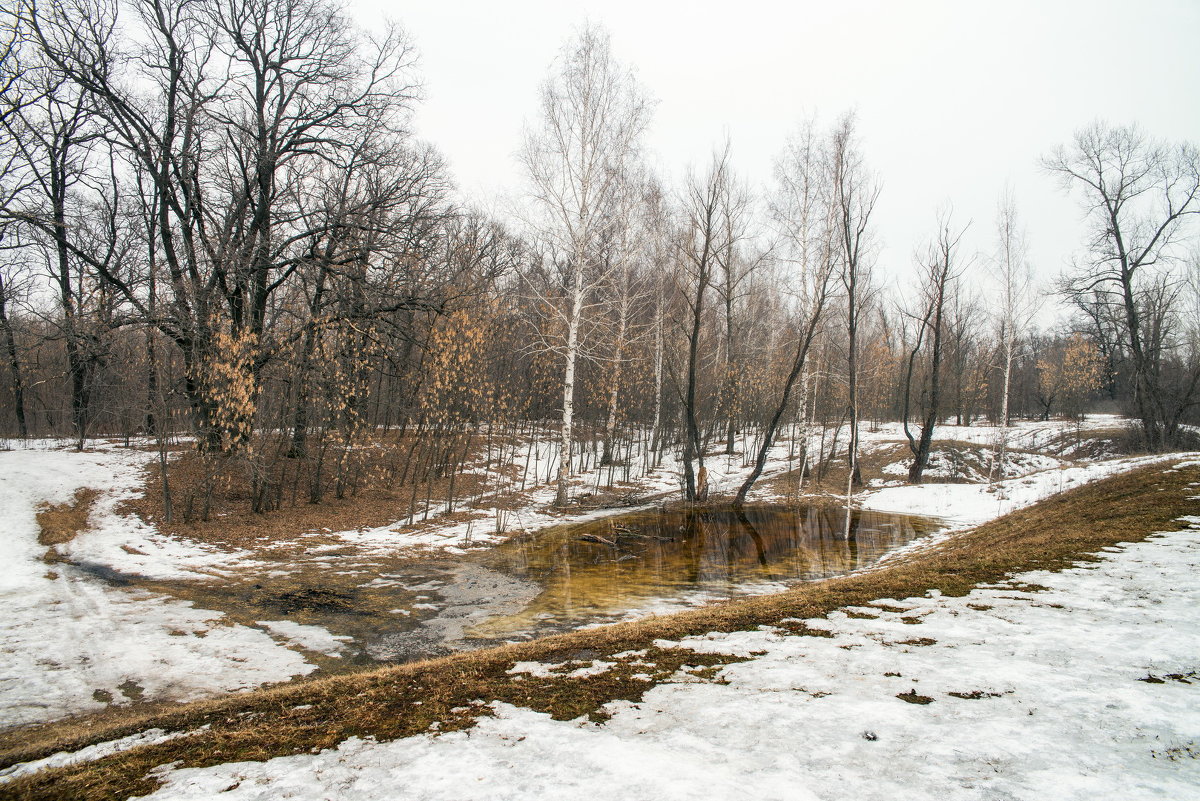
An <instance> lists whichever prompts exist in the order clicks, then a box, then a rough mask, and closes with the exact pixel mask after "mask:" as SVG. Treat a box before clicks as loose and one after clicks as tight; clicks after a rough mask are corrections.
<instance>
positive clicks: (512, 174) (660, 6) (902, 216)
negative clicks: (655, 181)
mask: <svg viewBox="0 0 1200 801" xmlns="http://www.w3.org/2000/svg"><path fill="white" fill-rule="evenodd" d="M352 2H353V3H354V5H353V6H352V7H353V9H354V12H355V13H356V14H358V16H359V18H360V21H361V22H362V23H363V24H364V25H367V26H370V25H372V24H377V22H378V20H379V19H380V18H382V17H383V16H387V17H390V18H392V19H394V20H395V21H397V22H399V23H400V24H401V25H402V26H403V27H404V28H405V29H406V30H407V31H408V32H409V34H410V36H411V37H412V39H413V41H414V43H415V45H416V46H417V48H418V50H419V52H420V64H419V70H420V77H421V80H422V82H423V83H424V87H425V99H424V100H423V101H422V103H421V105H420V108H419V110H418V113H417V119H416V124H417V131H418V134H419V135H420V136H421V137H423V138H425V139H427V140H429V141H430V142H432V143H433V144H435V145H436V146H437V147H438V148H440V149H441V150H442V152H443V153H444V154H445V155H446V157H447V160H448V161H449V164H450V167H451V170H452V172H453V175H454V177H455V179H456V181H457V183H458V185H459V187H460V188H461V190H462V191H463V193H464V195H466V196H467V197H469V198H472V199H474V200H476V201H478V202H482V203H485V204H489V205H490V204H491V203H492V202H493V200H492V199H493V198H495V197H497V196H499V195H501V194H504V193H509V194H512V193H515V192H518V191H519V190H520V187H521V181H522V178H521V173H520V170H519V167H518V165H517V162H516V158H515V153H516V151H517V148H518V147H519V144H520V140H521V132H522V129H523V125H524V123H525V120H526V119H529V118H531V117H532V115H533V114H535V112H536V109H537V91H538V86H539V84H540V83H541V82H542V81H543V80H545V78H546V76H547V74H548V72H549V69H550V66H551V64H552V63H553V61H554V59H555V57H556V55H557V54H558V51H559V49H560V48H561V47H562V46H563V44H564V43H565V42H566V41H567V39H568V38H569V37H570V36H571V34H572V32H573V31H575V30H577V29H578V27H579V26H580V25H581V24H582V23H583V22H584V21H585V20H590V21H592V22H595V23H599V24H600V25H602V26H604V27H605V28H606V29H607V30H608V31H609V32H610V34H611V36H612V44H613V50H614V51H615V53H616V55H617V57H618V58H619V59H620V60H621V61H622V62H623V63H625V64H627V65H629V66H630V67H632V68H633V69H634V70H635V72H636V74H637V76H638V79H639V80H640V82H641V84H642V86H643V87H644V89H645V90H646V91H647V92H648V94H649V95H650V96H651V97H652V98H653V99H655V100H656V101H657V106H656V109H655V114H654V118H653V121H652V124H651V128H650V131H649V135H648V145H649V148H650V150H651V151H652V153H653V154H654V161H655V163H656V164H657V165H658V166H659V168H660V170H661V171H663V172H664V173H666V174H667V175H668V176H678V175H681V174H682V172H683V170H684V169H685V168H686V167H687V166H688V165H689V164H696V165H702V164H703V163H704V162H706V160H707V158H708V154H709V153H710V152H711V150H712V148H713V146H714V145H715V144H716V143H718V142H719V141H720V140H721V139H722V138H723V136H724V135H725V134H726V133H728V135H729V136H730V138H731V140H732V143H733V155H734V163H735V164H736V166H737V168H738V170H739V171H740V173H741V174H742V175H743V176H744V177H745V178H746V179H747V180H748V181H750V182H751V183H752V184H754V185H758V186H762V187H766V186H767V185H768V184H769V182H770V180H771V175H772V164H773V161H774V159H775V156H776V154H777V153H778V152H779V151H780V148H781V146H782V144H783V142H784V140H785V138H786V137H787V136H788V135H789V133H791V132H792V131H794V130H795V128H796V127H797V125H798V123H799V122H800V121H801V120H802V119H803V118H805V117H806V116H810V115H816V116H817V117H818V119H820V120H822V121H824V122H832V121H833V120H834V119H835V118H836V117H837V116H838V115H840V114H841V113H842V112H843V111H845V110H849V109H852V110H854V111H856V113H857V115H858V119H859V131H860V134H861V139H862V144H863V150H864V154H865V156H866V159H867V161H868V163H869V165H870V166H871V167H872V168H873V169H874V170H875V171H876V172H877V173H878V175H879V177H880V179H881V180H882V183H883V193H882V195H881V196H880V200H879V205H878V207H877V209H876V216H875V219H876V220H877V222H878V225H877V228H876V231H877V233H878V238H879V242H880V253H879V266H880V271H881V273H882V274H884V275H896V274H902V273H903V272H906V271H907V269H908V265H909V264H910V263H911V261H912V254H913V251H914V248H916V247H917V246H918V245H920V244H921V243H922V242H923V241H925V240H926V239H927V238H928V237H929V236H930V234H931V233H932V232H933V230H934V228H935V215H936V212H937V209H938V207H939V205H942V204H945V203H947V202H949V203H951V204H952V205H953V208H954V215H955V218H956V220H959V221H961V222H963V223H965V222H967V221H968V220H970V221H973V222H972V227H971V229H970V232H969V234H968V237H967V246H968V248H969V249H971V250H979V251H983V252H986V251H990V250H991V249H992V248H993V243H994V234H993V227H994V224H993V221H994V216H995V205H996V199H997V197H998V195H999V193H1000V192H1001V191H1002V189H1003V187H1004V185H1005V183H1006V182H1008V183H1010V184H1011V186H1012V188H1013V191H1014V193H1015V196H1016V199H1017V202H1018V209H1019V211H1020V213H1021V215H1022V217H1023V221H1024V223H1025V225H1026V227H1027V228H1028V231H1029V239H1030V245H1031V257H1032V260H1033V262H1034V265H1035V268H1036V269H1037V272H1038V274H1039V275H1041V276H1043V277H1046V278H1050V277H1053V276H1055V275H1057V274H1058V273H1059V272H1060V271H1061V270H1062V269H1063V267H1064V265H1065V264H1066V263H1067V262H1068V260H1069V258H1070V256H1071V254H1072V253H1073V252H1075V251H1076V250H1077V248H1078V244H1079V242H1080V239H1081V227H1080V211H1079V206H1078V203H1077V202H1076V201H1074V200H1071V199H1068V198H1066V197H1064V196H1063V195H1062V193H1061V192H1060V191H1059V190H1058V187H1057V185H1056V184H1055V182H1054V181H1053V180H1052V179H1051V178H1049V177H1048V176H1046V175H1045V174H1044V173H1042V172H1041V171H1040V170H1039V168H1038V164H1037V161H1038V158H1039V157H1040V156H1042V155H1044V154H1046V153H1047V152H1048V151H1050V150H1051V149H1052V148H1053V147H1054V146H1055V145H1056V144H1059V143H1063V142H1066V141H1068V140H1069V139H1070V137H1071V136H1072V134H1073V132H1074V131H1075V130H1076V129H1078V128H1080V127H1081V126H1083V125H1085V124H1087V123H1089V122H1090V121H1092V120H1094V119H1096V118H1103V119H1106V120H1109V121H1111V122H1115V123H1121V124H1125V123H1131V122H1137V123H1138V124H1140V125H1141V126H1142V127H1143V128H1144V129H1145V130H1146V131H1147V132H1148V133H1150V134H1152V135H1154V136H1156V137H1161V138H1165V139H1169V140H1173V141H1178V140H1182V139H1186V140H1190V141H1193V142H1200V46H1198V45H1200V1H1198V0H1153V1H1150V0H1143V2H1117V0H1088V1H1086V2H1050V1H1047V2H1011V1H1007V0H1006V1H1005V2H988V3H984V2H961V1H960V2H915V1H914V0H907V1H905V2H834V1H833V0H823V1H822V2H807V1H803V2H755V1H754V0H740V2H730V0H722V2H688V3H684V2H678V3H676V2H654V1H653V0H642V2H624V1H623V0H622V2H614V1H613V0H608V1H606V2H577V1H575V0H553V1H551V0H547V1H546V2H531V1H525V0H521V1H515V0H502V1H499V2H497V1H496V0H491V1H489V0H470V1H469V2H464V1H463V0H444V2H439V3H431V2H423V3H411V4H395V3H391V2H387V0H352ZM881 277H883V276H881Z"/></svg>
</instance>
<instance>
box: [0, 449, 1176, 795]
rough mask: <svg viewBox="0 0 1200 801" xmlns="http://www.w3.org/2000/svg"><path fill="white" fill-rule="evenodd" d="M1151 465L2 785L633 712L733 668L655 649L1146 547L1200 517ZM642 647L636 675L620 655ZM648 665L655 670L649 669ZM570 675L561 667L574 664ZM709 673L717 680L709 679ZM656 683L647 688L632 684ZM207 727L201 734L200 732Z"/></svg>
mask: <svg viewBox="0 0 1200 801" xmlns="http://www.w3.org/2000/svg"><path fill="white" fill-rule="evenodd" d="M1168 467H1169V465H1168V464H1162V465H1158V466H1153V467H1148V468H1143V469H1141V470H1138V471H1135V472H1132V473H1129V474H1126V475H1122V476H1117V477H1115V478H1111V479H1108V480H1105V481H1101V482H1097V483H1095V484H1092V485H1089V486H1085V487H1081V488H1079V489H1076V490H1073V491H1071V492H1068V493H1064V494H1062V495H1060V496H1057V497H1054V498H1051V499H1049V500H1047V501H1045V502H1043V503H1041V504H1038V505H1037V506H1034V507H1030V508H1028V509H1025V510H1021V511H1018V512H1015V513H1013V514H1010V515H1008V516H1006V517H1004V518H1001V519H999V520H996V521H993V522H991V523H988V524H986V525H983V526H980V527H978V528H976V529H973V530H971V531H968V532H965V533H962V534H960V535H957V536H955V537H954V538H952V539H950V540H948V541H947V542H945V543H943V544H941V545H939V546H937V547H935V548H931V549H929V550H926V551H923V552H919V553H915V554H912V555H910V556H909V557H907V558H905V559H903V560H897V561H896V562H895V563H893V564H890V565H889V566H888V567H886V568H883V569H880V570H877V571H874V572H871V573H864V574H860V575H855V576H848V577H844V578H840V579H834V580H830V581H826V582H822V583H819V584H811V585H805V586H802V587H799V588H796V589H794V590H791V591H788V592H785V593H781V594H778V595H771V596H763V597H757V598H750V599H745V600H740V601H736V602H732V603H727V604H722V605H719V606H712V607H707V608H704V609H699V610H694V611H689V612H684V613H680V614H676V615H671V616H666V617H658V618H651V619H649V620H645V621H641V622H637V623H629V624H620V625H615V626H609V627H604V628H599V629H590V630H585V631H581V632H575V633H572V634H566V635H561V636H557V637H551V638H546V639H543V640H538V641H533V642H528V643H522V644H519V645H511V646H505V647H502V648H496V649H489V650H484V651H476V652H472V653H466V654H460V655H457V656H453V657H447V658H443V659H438V660H432V661H428V662H422V663H416V664H410V665H404V666H400V667H395V668H386V669H381V670H375V671H371V672H369V673H360V674H351V675H341V676H334V677H329V678H325V679H318V680H312V681H306V682H297V683H292V684H288V685H284V686H279V687H275V688H272V689H267V690H261V691H257V692H252V693H245V694H241V695H237V696H232V697H228V698H224V699H221V700H218V701H211V702H205V703H199V704H191V705H187V706H180V705H172V706H162V707H157V708H152V709H148V708H145V707H142V708H139V709H136V710H120V709H110V710H109V711H108V712H106V713H104V714H103V715H99V716H94V717H90V718H81V719H76V720H68V721H62V722H59V723H55V724H50V725H46V726H42V727H38V728H33V729H25V730H16V731H9V732H6V733H4V734H2V735H0V764H12V763H14V762H21V761H26V760H30V759H37V758H40V757H44V756H47V755H49V754H52V753H55V752H58V751H73V750H77V749H79V748H82V747H84V746H86V745H89V744H91V743H96V742H103V741H107V740H112V739H115V738H118V737H122V736H125V735H128V734H131V733H135V732H139V731H143V730H145V729H149V728H162V729H165V730H167V731H188V732H194V733H192V734H189V735H188V736H185V737H181V738H178V739H175V740H172V741H169V742H165V743H161V744H158V745H153V746H145V747H142V748H139V749H135V750H131V751H127V752H124V753H121V754H116V755H113V756H111V757H108V758H106V759H102V760H98V761H96V762H91V763H87V764H84V765H79V766H75V767H66V768H60V769H55V770H48V771H45V772H43V773H41V774H38V775H34V776H29V777H26V778H24V779H19V780H16V781H14V782H11V783H9V784H7V785H0V797H3V798H71V799H101V798H127V797H129V796H131V795H142V794H145V793H148V792H151V791H153V790H154V788H155V786H156V782H155V780H153V779H149V778H147V774H148V773H149V772H150V771H151V770H152V769H153V768H154V767H155V766H158V765H161V764H164V763H170V762H176V763H178V764H179V766H181V767H195V766H204V765H212V764H217V763H222V762H231V761H241V760H262V759H267V758H270V757H274V756H282V755H286V754H295V753H302V752H305V751H310V750H320V749H323V748H328V747H331V746H333V745H335V744H337V743H338V742H340V741H342V740H344V739H345V738H347V737H350V736H359V737H364V736H374V737H376V738H379V739H391V738H395V737H402V736H406V735H412V734H416V733H419V732H424V731H428V730H429V729H430V728H431V726H434V727H437V728H440V729H441V730H448V729H453V728H459V727H462V726H468V725H470V724H471V721H472V720H473V719H474V717H475V716H477V715H479V714H481V713H482V714H486V709H483V710H481V709H480V707H481V706H482V704H480V703H479V702H480V701H482V702H487V701H491V700H502V701H506V702H508V703H512V704H516V705H520V706H525V707H528V708H531V709H534V710H538V711H542V712H548V713H550V714H552V715H553V716H554V717H556V718H559V719H570V718H574V717H577V716H579V715H585V714H590V715H593V716H598V715H600V714H601V709H600V708H601V707H602V705H603V704H605V703H606V702H608V701H612V700H616V699H629V700H637V699H639V698H640V697H641V696H642V695H643V694H644V693H645V692H646V690H647V689H649V688H650V687H651V686H653V685H654V684H655V683H656V682H661V681H670V680H672V679H671V677H672V676H673V675H674V674H675V673H676V671H677V670H678V669H679V668H680V667H682V666H684V665H689V666H696V668H695V669H694V670H693V671H692V672H693V674H694V675H700V676H706V675H707V676H708V677H709V678H712V674H713V673H715V672H716V668H717V667H719V665H720V664H722V663H724V662H728V661H730V660H731V657H728V656H710V655H699V654H696V653H694V652H692V651H690V650H687V649H673V648H661V647H656V646H655V644H654V643H655V641H656V640H660V639H669V640H675V639H678V638H680V637H683V636H687V635H689V634H701V633H704V632H708V631H721V630H725V631H732V630H742V629H750V628H754V627H757V626H761V625H776V626H780V627H781V628H782V629H783V630H784V631H787V632H789V633H792V634H795V635H797V636H805V635H813V634H820V632H819V631H814V630H810V629H808V628H807V627H805V626H803V625H802V624H799V623H793V622H782V623H781V621H788V620H789V619H793V618H812V617H821V616H823V615H825V614H827V613H829V612H830V611H832V610H834V609H837V608H839V607H842V606H847V605H862V604H865V603H868V602H869V601H872V600H875V599H877V598H886V597H891V598H904V597H908V596H914V595H923V594H924V593H925V592H926V591H928V590H930V589H938V590H940V591H941V592H943V593H945V594H947V595H962V594H965V593H967V592H969V591H970V590H971V589H972V588H973V587H975V586H976V585H978V584H980V583H989V582H994V581H997V580H999V579H1002V578H1004V577H1005V576H1006V575H1008V574H1011V573H1014V572H1019V571H1024V570H1030V569H1048V570H1054V569H1061V568H1063V567H1065V566H1068V565H1070V564H1072V563H1074V562H1077V561H1079V560H1081V559H1087V558H1088V555H1089V554H1092V553H1094V552H1096V551H1098V550H1099V549H1101V548H1104V547H1106V546H1109V545H1113V544H1115V543H1119V542H1128V541H1137V540H1140V539H1143V538H1145V537H1146V536H1148V535H1150V534H1152V533H1154V532H1155V531H1160V530H1169V529H1174V528H1178V524H1176V523H1174V522H1173V521H1174V520H1175V519H1176V518H1178V517H1179V516H1181V515H1185V514H1196V513H1197V509H1198V508H1200V503H1198V502H1197V501H1194V500H1192V501H1189V500H1188V497H1189V496H1194V495H1196V494H1197V490H1196V488H1195V487H1189V486H1188V484H1189V483H1192V482H1198V481H1200V467H1197V466H1191V467H1185V468H1182V469H1180V470H1178V471H1174V472H1171V471H1168V470H1167V468H1168ZM631 650H645V651H646V653H645V654H644V655H641V656H639V657H638V661H639V662H640V663H641V664H637V665H633V664H627V662H628V660H627V659H626V660H622V659H620V658H616V657H614V656H613V655H614V654H619V653H622V652H625V651H631ZM594 659H605V660H606V661H613V662H623V663H622V664H620V665H619V666H618V667H617V668H615V669H613V670H610V671H607V672H605V673H602V674H600V675H596V676H590V677H584V678H574V679H572V678H567V677H565V676H559V677H550V678H534V677H526V678H524V679H522V680H520V681H514V680H513V679H512V677H511V676H510V675H509V674H508V670H509V669H510V668H511V667H512V666H513V664H514V662H517V661H538V662H543V663H568V662H570V661H572V660H575V661H577V662H588V661H590V660H594ZM646 662H650V663H653V665H654V667H652V668H647V667H646V665H645V664H644V663H646ZM565 667H566V666H565ZM705 668H708V669H707V670H706V669H705ZM639 673H640V674H649V675H651V676H652V677H653V679H652V680H651V681H646V680H644V679H642V678H637V677H635V674H639ZM201 727H207V728H201Z"/></svg>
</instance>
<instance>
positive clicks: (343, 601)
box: [263, 587, 360, 615]
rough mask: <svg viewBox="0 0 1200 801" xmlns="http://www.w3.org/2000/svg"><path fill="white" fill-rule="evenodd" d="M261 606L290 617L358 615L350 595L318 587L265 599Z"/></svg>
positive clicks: (292, 591) (304, 588)
mask: <svg viewBox="0 0 1200 801" xmlns="http://www.w3.org/2000/svg"><path fill="white" fill-rule="evenodd" d="M263 605H264V606H265V607H267V608H268V609H272V610H274V611H276V612H279V613H280V614H284V615H290V614H292V613H293V612H336V613H338V614H346V613H351V614H355V613H360V612H359V610H358V609H356V607H355V603H354V597H353V595H352V594H351V593H348V592H339V591H337V590H324V589H320V588H318V587H303V588H301V589H298V590H291V591H290V592H285V593H282V594H280V595H276V596H275V597H273V598H269V599H267V600H266V601H265V602H264V604H263Z"/></svg>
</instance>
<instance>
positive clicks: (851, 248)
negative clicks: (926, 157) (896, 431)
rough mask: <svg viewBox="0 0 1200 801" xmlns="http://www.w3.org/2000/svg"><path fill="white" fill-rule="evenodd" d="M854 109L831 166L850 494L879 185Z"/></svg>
mask: <svg viewBox="0 0 1200 801" xmlns="http://www.w3.org/2000/svg"><path fill="white" fill-rule="evenodd" d="M854 128H855V121H854V115H853V114H847V115H845V116H844V117H842V119H841V121H840V122H839V123H838V124H837V126H836V127H835V128H834V130H833V132H832V134H831V135H830V138H829V144H828V148H829V155H828V157H827V158H828V162H829V169H830V171H831V173H832V179H831V181H830V191H831V192H832V193H833V205H834V207H835V210H836V215H837V216H836V219H837V231H838V240H839V245H840V250H841V253H840V262H841V278H842V286H843V288H844V289H845V292H846V335H847V342H846V354H847V356H846V361H847V365H846V366H847V382H848V398H849V400H848V405H847V410H846V411H847V416H848V418H849V423H850V426H849V428H850V443H849V447H848V448H847V457H846V458H847V462H848V464H849V468H850V476H849V478H848V479H847V488H846V494H847V496H849V495H850V494H851V491H852V490H853V488H854V487H856V486H862V474H861V471H860V470H859V466H858V423H859V411H860V410H859V398H858V378H859V376H858V371H859V365H858V356H859V353H858V347H859V342H858V330H859V325H860V322H861V316H862V312H863V307H864V306H865V305H866V302H867V300H868V297H869V295H870V291H871V276H870V260H869V255H868V247H869V243H870V236H869V225H870V220H871V213H872V212H873V211H874V210H875V202H876V201H877V200H878V199H879V192H880V189H881V187H880V184H879V183H878V181H877V180H876V179H875V178H874V177H873V176H872V175H871V174H870V173H869V172H868V171H867V168H866V166H865V164H864V162H863V157H862V153H861V152H860V151H859V145H858V141H857V137H856V135H855V131H854Z"/></svg>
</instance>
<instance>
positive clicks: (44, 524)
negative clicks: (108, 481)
mask: <svg viewBox="0 0 1200 801" xmlns="http://www.w3.org/2000/svg"><path fill="white" fill-rule="evenodd" d="M99 494H100V493H99V492H97V491H96V490H94V489H89V488H86V487H85V488H84V489H81V490H79V491H78V492H76V493H75V497H74V498H72V499H71V500H70V501H68V502H67V503H61V504H58V505H57V506H46V507H45V508H44V509H42V510H41V511H39V512H38V513H37V524H38V542H39V543H41V544H42V545H63V544H64V543H68V542H70V541H71V540H73V539H75V535H76V534H78V533H79V532H81V531H83V530H84V529H85V528H87V525H88V517H89V516H90V515H91V513H92V504H94V503H95V502H96V497H97V496H98V495H99Z"/></svg>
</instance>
